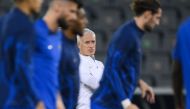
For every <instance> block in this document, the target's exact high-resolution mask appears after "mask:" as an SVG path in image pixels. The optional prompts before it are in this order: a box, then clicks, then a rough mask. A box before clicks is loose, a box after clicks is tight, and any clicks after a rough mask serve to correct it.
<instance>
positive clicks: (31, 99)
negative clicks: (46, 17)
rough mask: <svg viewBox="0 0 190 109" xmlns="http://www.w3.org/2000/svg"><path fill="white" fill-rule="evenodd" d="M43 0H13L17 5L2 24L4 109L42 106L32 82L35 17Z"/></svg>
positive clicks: (0, 53) (0, 33)
mask: <svg viewBox="0 0 190 109" xmlns="http://www.w3.org/2000/svg"><path fill="white" fill-rule="evenodd" d="M42 2H43V0H14V4H15V8H13V9H12V10H11V11H10V12H9V13H8V14H6V15H5V16H4V19H3V24H2V25H1V27H2V28H1V30H0V37H1V40H0V41H1V42H0V44H1V46H0V49H1V52H0V56H1V57H0V61H1V67H0V68H1V69H0V70H1V72H0V73H1V74H0V75H1V76H0V83H3V85H2V84H1V86H0V89H3V90H4V89H5V90H6V89H7V94H5V93H0V99H1V98H6V99H4V100H0V102H3V103H4V104H3V105H2V106H1V107H0V108H1V109H36V108H37V109H38V108H39V109H43V103H41V102H40V98H39V97H38V96H37V94H36V92H35V85H34V81H33V75H34V71H33V63H32V54H33V48H34V47H33V45H34V40H35V35H36V34H35V30H34V26H33V19H32V18H36V17H37V15H38V13H39V12H40V8H41V4H42ZM4 96H5V97H4Z"/></svg>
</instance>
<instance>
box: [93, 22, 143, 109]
mask: <svg viewBox="0 0 190 109" xmlns="http://www.w3.org/2000/svg"><path fill="white" fill-rule="evenodd" d="M143 34H144V32H143V31H141V30H140V29H139V28H138V27H137V25H136V23H135V21H134V20H132V21H129V22H127V23H125V24H124V25H122V26H121V27H120V28H119V29H118V30H117V31H116V33H115V34H114V37H113V40H112V41H111V44H110V45H109V49H108V53H107V58H106V63H105V69H104V73H103V77H102V79H101V82H100V87H99V88H98V89H97V91H96V92H95V93H94V95H93V96H92V99H91V100H92V102H91V108H92V109H123V108H122V105H121V102H122V101H123V100H125V99H131V98H132V96H133V93H134V91H135V88H136V86H137V83H138V80H139V73H140V60H141V37H142V36H143Z"/></svg>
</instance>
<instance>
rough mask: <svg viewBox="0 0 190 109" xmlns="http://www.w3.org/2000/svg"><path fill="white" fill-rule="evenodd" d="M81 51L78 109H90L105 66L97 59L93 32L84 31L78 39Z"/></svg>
mask: <svg viewBox="0 0 190 109" xmlns="http://www.w3.org/2000/svg"><path fill="white" fill-rule="evenodd" d="M77 42H78V47H79V51H80V59H81V62H80V67H79V72H80V93H79V99H78V104H77V109H90V97H91V96H92V94H93V92H94V91H95V90H96V89H97V88H98V86H99V81H100V79H101V77H102V74H103V69H104V65H103V63H102V62H100V61H98V60H96V59H95V56H94V55H95V52H96V35H95V33H94V32H93V31H92V30H89V29H87V28H86V29H84V31H83V36H81V37H80V36H78V37H77Z"/></svg>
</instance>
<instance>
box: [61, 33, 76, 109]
mask: <svg viewBox="0 0 190 109" xmlns="http://www.w3.org/2000/svg"><path fill="white" fill-rule="evenodd" d="M62 48H63V49H62V57H61V62H60V76H59V82H60V83H59V84H60V91H61V95H62V99H63V102H64V104H65V107H66V109H75V107H76V105H77V100H78V93H79V63H80V58H79V50H78V47H77V42H76V40H70V39H68V38H67V37H66V36H63V40H62Z"/></svg>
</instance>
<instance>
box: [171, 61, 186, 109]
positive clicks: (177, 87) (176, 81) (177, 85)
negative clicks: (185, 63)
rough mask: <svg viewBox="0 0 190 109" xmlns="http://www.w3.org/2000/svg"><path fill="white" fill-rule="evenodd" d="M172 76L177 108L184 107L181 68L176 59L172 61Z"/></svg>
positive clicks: (181, 108) (182, 108)
mask: <svg viewBox="0 0 190 109" xmlns="http://www.w3.org/2000/svg"><path fill="white" fill-rule="evenodd" d="M172 77H173V81H172V83H173V90H174V94H175V102H176V103H175V104H176V106H177V108H178V109H184V104H183V101H184V100H183V92H182V89H183V85H182V84H183V82H182V70H181V64H180V62H178V61H174V63H173V68H172Z"/></svg>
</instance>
